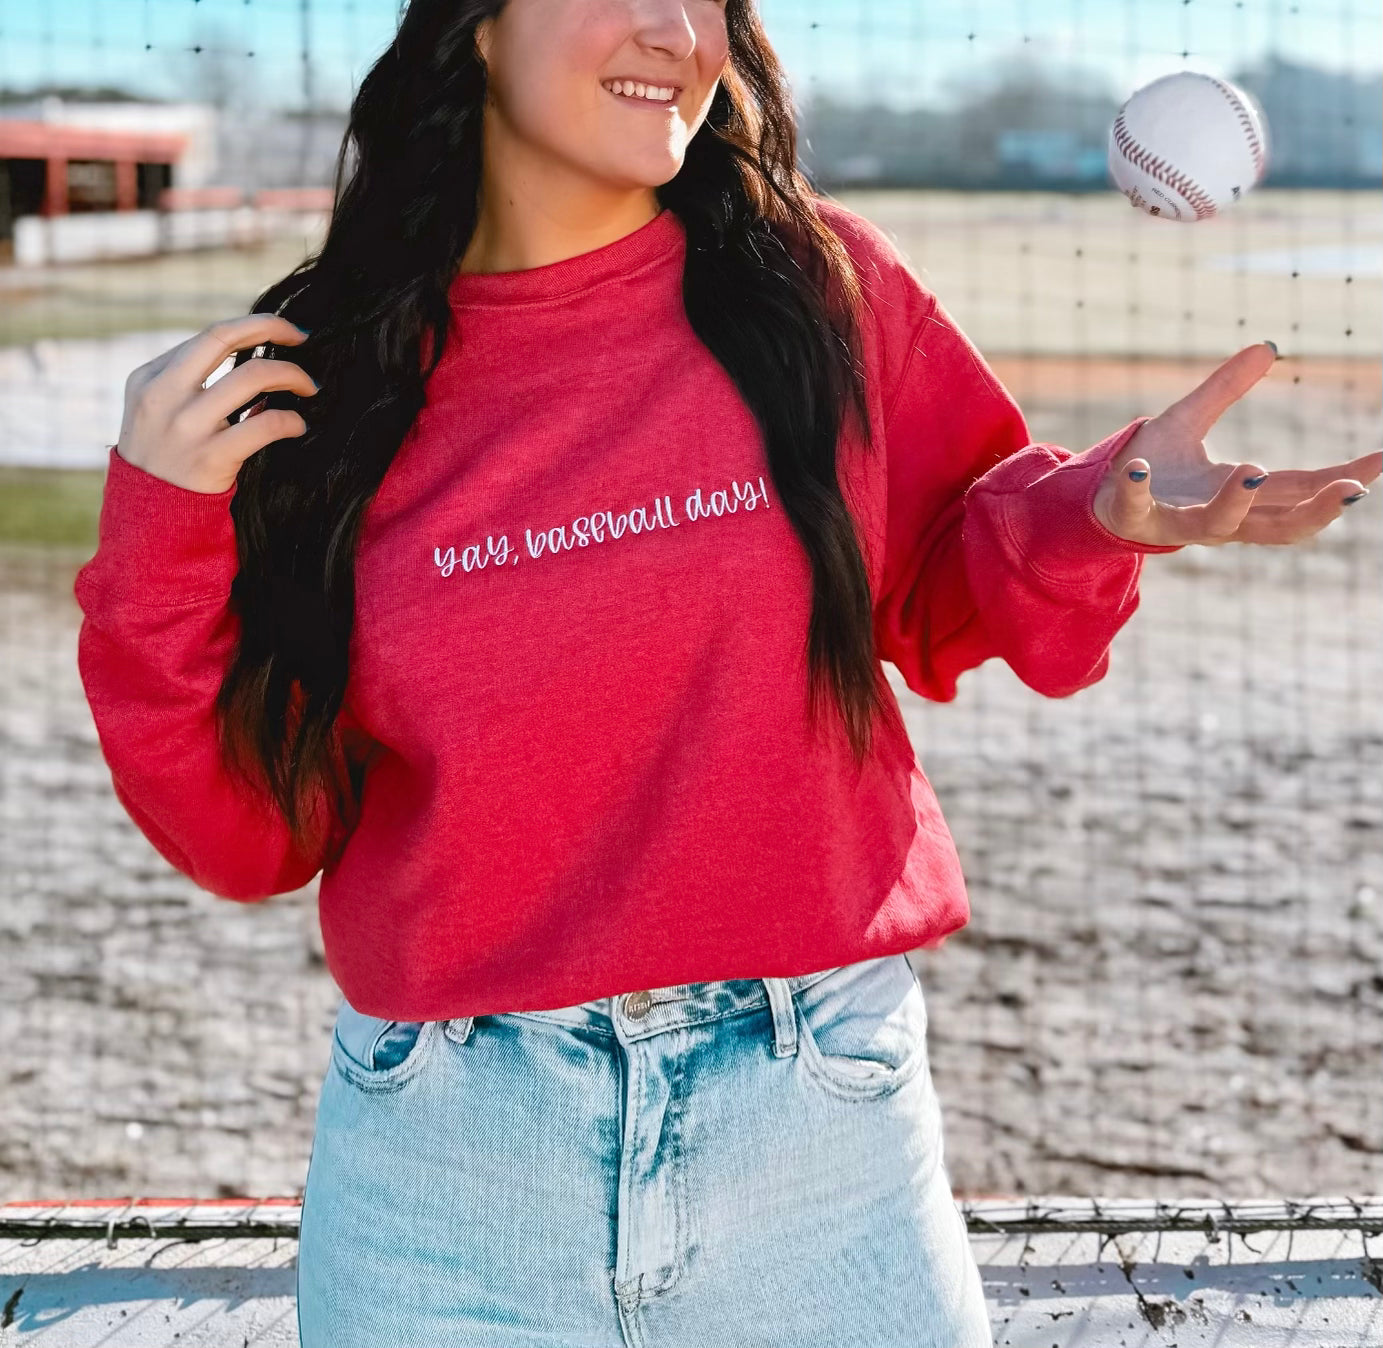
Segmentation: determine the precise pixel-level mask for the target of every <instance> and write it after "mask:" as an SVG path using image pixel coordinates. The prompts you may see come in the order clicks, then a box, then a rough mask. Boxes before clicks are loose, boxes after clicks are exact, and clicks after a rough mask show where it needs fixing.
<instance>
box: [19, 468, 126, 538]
mask: <svg viewBox="0 0 1383 1348" xmlns="http://www.w3.org/2000/svg"><path fill="white" fill-rule="evenodd" d="M105 480H106V475H105V471H104V470H103V469H94V468H80V469H73V468H21V467H14V466H9V465H5V466H0V542H3V543H28V544H42V545H47V546H50V547H86V548H88V549H90V550H91V551H95V548H96V526H97V521H98V520H99V519H100V516H101V492H102V489H103V487H104V485H105Z"/></svg>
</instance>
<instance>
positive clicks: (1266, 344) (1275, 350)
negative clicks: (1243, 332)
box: [1263, 337, 1278, 360]
mask: <svg viewBox="0 0 1383 1348" xmlns="http://www.w3.org/2000/svg"><path fill="white" fill-rule="evenodd" d="M1263 345H1264V346H1270V347H1272V349H1273V359H1274V360H1276V359H1277V354H1278V352H1277V343H1276V342H1270V341H1269V340H1268V339H1267V338H1266V337H1265V338H1263Z"/></svg>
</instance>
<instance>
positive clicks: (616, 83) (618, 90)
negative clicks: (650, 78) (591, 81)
mask: <svg viewBox="0 0 1383 1348" xmlns="http://www.w3.org/2000/svg"><path fill="white" fill-rule="evenodd" d="M600 87H601V88H602V89H604V90H605V92H606V93H608V94H611V95H613V96H614V97H615V98H617V99H619V100H620V102H621V103H632V104H639V103H642V104H643V105H644V106H645V107H649V108H671V107H675V106H676V104H677V96H678V94H679V93H680V92H681V90H679V89H678V88H676V86H674V85H666V84H664V85H656V84H653V85H638V84H636V83H635V82H634V81H633V80H602V81H601V84H600ZM640 88H641V89H643V91H644V92H643V93H639V92H638V90H639V89H640ZM626 90H628V91H629V92H627V93H626V92H625V91H626ZM661 90H670V94H669V96H668V97H666V98H650V97H649V94H650V93H653V92H655V91H661Z"/></svg>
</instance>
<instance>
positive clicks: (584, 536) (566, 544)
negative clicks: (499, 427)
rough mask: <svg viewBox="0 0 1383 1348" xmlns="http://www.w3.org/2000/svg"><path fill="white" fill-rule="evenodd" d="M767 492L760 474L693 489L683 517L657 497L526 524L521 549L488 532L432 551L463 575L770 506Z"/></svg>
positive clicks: (443, 568)
mask: <svg viewBox="0 0 1383 1348" xmlns="http://www.w3.org/2000/svg"><path fill="white" fill-rule="evenodd" d="M768 504H769V502H768V490H767V488H766V487H765V486H764V480H763V478H762V477H760V478H759V479H758V485H757V486H756V485H755V484H754V482H752V481H745V482H743V483H741V482H731V484H730V486H729V487H728V488H722V489H718V490H716V491H713V492H709V493H705V494H703V492H702V489H701V488H700V487H697V488H696V490H695V491H693V492H692V493H691V494H690V495H689V496H688V497H687V498H686V501H685V502H684V504H683V515H684V519H680V520H679V519H678V518H677V515H676V511H675V510H674V508H673V504H672V497H671V496H659V497H656V498H655V499H654V502H653V505H652V506H647V505H638V506H631V507H630V508H629V509H628V510H624V511H621V512H620V513H619V514H616V513H615V512H614V511H612V510H596V511H592V512H591V513H590V514H589V515H579V516H578V517H577V518H576V519H574V520H572V521H571V523H570V524H557V525H554V526H552V527H551V528H548V529H537V530H535V529H532V528H528V529H525V530H524V531H523V538H524V548H523V549H520V548H518V547H517V546H515V545H513V544H511V543H510V541H509V535H508V534H500V535H498V537H496V535H494V534H489V535H487V536H486V539H485V542H484V543H468V544H465V545H464V546H462V547H461V548H460V550H459V551H458V549H457V548H456V547H455V546H452V547H447V548H441V547H434V548H433V549H432V557H433V561H434V562H435V563H436V565H437V570H438V573H439V574H441V575H443V576H450V575H451V574H452V573H453V572H454V571H455V570H456V569H457V568H458V567H459V568H460V569H461V571H462V573H463V574H465V573H469V572H471V571H482V570H484V569H485V568H486V567H487V566H491V565H494V566H504V565H505V564H506V563H516V562H518V561H519V559H520V558H521V557H523V556H524V555H525V552H526V554H527V556H528V557H529V558H531V559H533V560H535V561H536V560H537V559H539V558H541V557H545V556H549V555H553V554H556V553H560V552H569V551H571V549H572V548H585V547H589V546H590V545H591V544H592V543H609V542H612V541H614V540H615V539H619V538H623V537H624V535H625V534H626V533H628V534H646V533H650V532H652V531H653V530H654V529H677V528H680V527H681V526H682V525H683V524H684V523H692V522H695V521H697V520H705V519H716V518H719V517H720V516H722V515H734V514H737V513H738V512H739V511H741V510H756V509H758V507H759V506H763V507H765V508H767V507H768Z"/></svg>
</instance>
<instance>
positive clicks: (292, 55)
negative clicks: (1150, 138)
mask: <svg viewBox="0 0 1383 1348" xmlns="http://www.w3.org/2000/svg"><path fill="white" fill-rule="evenodd" d="M759 9H760V13H761V14H762V16H763V20H764V24H765V27H766V28H767V30H768V33H769V36H770V38H771V39H772V41H773V43H774V46H775V47H776V48H777V50H778V52H779V55H780V56H781V57H782V59H783V62H784V65H785V66H786V68H787V70H788V74H789V77H790V79H791V81H792V85H793V88H794V92H795V94H796V95H797V97H798V98H799V99H801V98H803V97H805V96H807V95H809V94H810V93H811V92H812V91H814V90H817V89H822V90H826V91H829V92H833V93H838V94H841V95H845V96H856V97H858V96H861V95H868V96H870V97H872V98H874V99H882V100H884V101H886V102H889V103H892V104H894V105H895V106H898V107H907V106H911V105H916V104H918V103H928V104H932V105H944V104H946V103H947V102H948V101H950V100H951V99H952V98H954V97H955V96H956V95H957V94H958V93H959V92H960V89H961V88H962V87H963V86H964V84H965V83H966V82H967V81H970V80H973V79H976V78H983V77H984V75H985V74H986V72H987V71H989V70H992V69H993V67H994V64H995V63H996V62H997V61H1000V60H1003V59H1007V58H1011V57H1013V56H1015V55H1020V54H1021V55H1026V56H1028V57H1029V58H1031V59H1033V60H1035V61H1039V62H1046V63H1047V64H1048V65H1049V66H1050V67H1051V69H1052V70H1053V72H1054V73H1057V74H1059V75H1060V76H1061V77H1062V78H1070V79H1079V80H1085V81H1088V82H1089V83H1090V84H1091V86H1092V87H1100V86H1103V89H1104V91H1106V92H1107V93H1109V94H1110V95H1112V96H1114V97H1116V98H1117V99H1118V100H1119V101H1122V100H1123V99H1124V98H1126V97H1127V96H1128V95H1129V94H1130V93H1132V92H1133V90H1134V89H1136V88H1138V87H1139V86H1140V85H1142V84H1145V83H1147V82H1148V81H1149V80H1152V79H1155V78H1156V77H1157V76H1159V75H1163V74H1166V73H1168V72H1169V71H1172V70H1181V69H1192V70H1201V71H1205V72H1208V73H1211V74H1216V75H1220V76H1229V75H1231V74H1232V72H1233V71H1234V69H1235V68H1236V67H1238V66H1240V65H1243V64H1245V63H1251V62H1254V61H1256V60H1258V59H1260V58H1261V57H1262V56H1263V55H1264V54H1266V53H1267V52H1269V51H1274V50H1275V51H1278V52H1281V53H1283V54H1288V55H1290V56H1291V58H1292V59H1294V60H1298V61H1307V62H1310V63H1312V64H1318V65H1322V66H1325V67H1328V68H1330V69H1334V70H1353V71H1356V72H1359V73H1365V72H1367V73H1374V72H1377V71H1378V70H1379V69H1380V67H1381V66H1383V56H1381V55H1380V53H1383V40H1381V39H1383V11H1380V6H1379V5H1378V3H1377V0H1298V2H1297V3H1292V2H1291V0H759ZM398 13H399V0H0V85H3V86H7V87H10V88H16V87H17V88H19V89H21V90H23V89H28V88H30V87H32V86H33V85H35V84H48V83H57V84H76V85H85V84H101V85H109V86H115V87H120V88H127V89H129V90H131V91H132V92H134V93H137V94H144V95H155V96H160V97H184V98H185V97H195V96H196V95H197V90H198V88H199V84H200V74H201V72H202V71H204V70H205V68H206V65H207V61H206V59H205V58H206V53H205V52H203V53H200V54H199V53H198V52H196V50H195V48H196V46H197V45H198V44H199V43H200V44H201V45H202V46H203V47H211V48H217V49H220V50H222V51H223V52H224V53H225V58H226V59H224V60H223V61H222V62H221V67H222V69H229V70H230V71H232V72H238V77H239V78H241V79H243V80H245V81H248V83H246V85H245V87H246V88H247V89H250V88H252V89H253V90H254V91H255V94H256V96H257V97H259V98H260V99H262V100H265V101H268V102H271V103H272V104H273V105H274V106H302V104H303V101H304V96H303V90H304V87H305V80H304V75H303V69H304V62H303V51H304V33H305V32H306V33H307V34H308V39H307V44H306V45H307V49H308V50H309V51H310V53H311V60H312V69H313V77H312V78H313V82H314V87H315V89H316V91H317V99H316V101H317V102H319V103H320V102H322V101H326V102H328V103H329V104H330V105H331V106H335V107H338V108H344V107H345V106H346V104H347V103H348V102H349V100H350V97H351V94H352V92H353V90H354V89H355V87H356V86H357V85H358V83H359V81H360V79H361V77H362V76H363V75H364V73H365V72H366V71H367V70H368V69H369V67H370V65H371V64H373V62H374V61H375V59H376V58H377V57H378V56H379V54H380V52H381V51H382V50H383V49H384V47H385V46H386V45H387V44H388V42H389V40H390V38H391V36H392V34H393V32H394V30H395V28H396V26H397V21H398ZM251 53H252V54H251Z"/></svg>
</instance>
